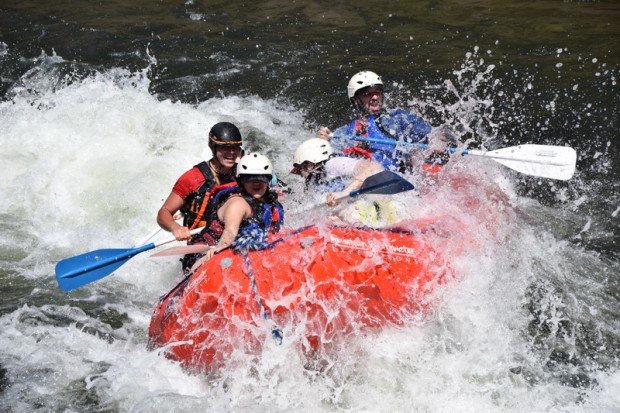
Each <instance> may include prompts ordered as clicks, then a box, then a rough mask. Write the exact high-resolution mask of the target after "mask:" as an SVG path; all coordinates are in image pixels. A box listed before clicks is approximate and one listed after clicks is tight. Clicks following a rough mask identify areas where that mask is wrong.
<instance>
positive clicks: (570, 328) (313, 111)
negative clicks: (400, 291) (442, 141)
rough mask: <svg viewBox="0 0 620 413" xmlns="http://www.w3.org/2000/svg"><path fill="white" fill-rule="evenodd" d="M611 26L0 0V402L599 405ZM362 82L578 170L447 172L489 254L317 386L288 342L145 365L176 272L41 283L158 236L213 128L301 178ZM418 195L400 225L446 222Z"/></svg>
mask: <svg viewBox="0 0 620 413" xmlns="http://www.w3.org/2000/svg"><path fill="white" fill-rule="evenodd" d="M619 22H620V6H618V5H617V3H616V2H613V1H609V2H605V1H603V2H569V1H564V2H560V1H548V0H544V1H537V2H517V1H495V0H488V1H478V2H466V1H458V2H441V1H425V2H414V1H411V2H406V1H400V2H399V1H384V2H369V1H358V2H355V4H352V3H351V4H347V3H345V2H336V3H335V4H334V2H322V1H312V2H310V1H308V2H295V1H280V0H273V1H268V2H262V3H261V2H258V3H251V2H248V3H244V2H239V1H227V2H220V1H212V2H201V1H193V0H188V1H158V2H153V1H143V0H138V1H133V2H124V1H108V2H101V3H93V2H86V1H82V2H80V1H56V2H45V1H24V0H21V1H11V0H2V1H0V96H1V100H0V125H2V126H1V129H0V142H1V144H0V159H1V161H2V168H0V182H1V183H0V194H1V195H2V199H3V202H2V204H1V206H0V223H1V225H2V228H3V230H2V233H1V235H0V262H1V263H2V265H1V267H0V297H1V304H0V349H1V350H0V409H1V410H2V411H11V412H13V411H14V412H22V411H23V412H25V411H28V412H31V411H98V412H116V411H133V412H147V411H148V412H151V411H162V412H163V411H166V412H167V411H188V410H190V409H201V410H207V409H209V410H215V411H284V410H289V409H292V410H294V411H326V412H332V411H385V412H387V411H420V412H435V411H510V412H522V411H561V412H581V411H587V412H616V411H619V410H620V397H619V396H618V388H620V371H619V367H620V366H619V357H620V351H619V348H620V325H619V324H618V323H619V321H618V320H619V319H620V318H619V315H620V314H619V312H620V311H619V308H620V307H619V292H620V288H619V287H620V285H619V277H618V274H619V269H620V249H619V247H618V241H619V240H620V238H619V237H620V231H619V229H618V228H619V225H618V223H619V219H620V218H619V217H618V216H619V214H620V196H619V194H620V185H619V184H618V181H619V178H620V168H619V166H618V155H619V151H618V146H619V144H620V139H619V136H618V130H619V126H620V125H619V113H620V99H619V96H620V95H619V93H618V84H617V78H618V75H619V73H618V69H619V65H620V41H619V40H620V39H619V37H620V23H619ZM362 69H370V70H374V71H376V72H378V73H380V74H381V75H382V76H383V78H384V80H385V81H386V90H387V97H388V103H389V106H392V107H406V108H408V109H410V110H412V111H415V112H417V113H419V114H421V115H422V116H424V117H425V118H427V119H429V120H430V121H431V122H432V123H433V125H435V126H439V125H450V126H452V127H453V128H454V129H455V130H457V131H459V135H460V142H461V143H462V144H467V145H469V146H482V147H484V148H486V149H495V148H501V147H506V146H511V145H516V144H520V143H539V144H550V145H566V146H572V147H573V148H575V149H576V150H577V152H578V163H577V173H576V175H575V177H574V178H573V179H572V180H570V181H567V182H560V181H553V180H546V179H541V178H534V177H528V176H523V175H520V174H518V173H516V172H513V171H510V170H508V169H507V168H504V167H501V166H499V165H498V164H495V163H494V162H482V161H480V160H472V159H466V158H465V157H463V158H460V159H453V160H452V161H451V162H452V164H453V165H450V166H449V167H448V169H447V170H448V172H447V176H450V174H452V176H456V175H458V174H459V173H461V172H462V171H468V172H467V173H469V174H474V175H477V176H478V178H479V179H481V180H483V181H485V182H486V183H489V184H492V185H493V186H494V187H498V188H501V190H502V192H503V193H504V196H505V197H507V199H508V203H509V204H510V210H509V211H508V212H506V211H503V213H504V214H505V215H502V217H505V218H501V217H500V219H499V224H498V225H496V227H498V228H499V229H497V228H496V230H497V231H491V230H490V228H489V225H485V221H486V220H487V219H486V218H485V216H488V220H489V222H491V217H490V215H493V213H494V212H493V211H489V210H485V214H487V215H485V216H480V215H478V216H477V217H476V218H475V219H474V220H473V221H472V219H473V218H472V219H469V218H466V215H467V213H468V212H467V210H466V209H463V210H462V211H461V213H462V214H463V217H464V218H463V219H464V220H468V222H469V229H470V230H471V228H472V226H473V227H474V231H475V232H476V234H475V235H474V238H476V239H477V240H478V241H479V244H480V245H481V246H482V247H483V248H481V249H478V250H477V251H475V252H472V253H471V254H465V255H461V256H459V257H455V258H454V263H452V266H453V268H456V269H458V270H459V273H460V275H461V276H460V278H459V281H458V282H454V283H451V284H449V285H447V286H445V288H443V289H442V290H441V291H440V292H439V293H438V294H437V297H435V298H436V299H435V302H434V305H433V310H432V311H430V312H429V314H425V315H424V316H422V317H420V318H416V319H415V320H411V323H410V325H407V326H405V327H402V328H398V329H395V328H389V329H386V331H382V332H377V333H376V334H369V335H368V336H361V335H360V336H359V337H357V338H356V339H355V340H353V342H352V343H350V347H349V348H348V349H347V351H341V352H340V353H339V354H336V355H334V356H333V357H334V358H333V359H330V360H332V363H331V365H330V367H329V368H327V369H320V368H316V369H315V368H312V367H311V366H308V365H307V363H306V361H304V360H303V357H301V356H300V354H299V352H298V351H297V350H296V347H295V346H294V345H292V344H288V345H287V344H285V345H283V346H282V347H273V346H266V349H265V350H264V354H262V357H260V358H258V359H256V358H251V357H249V356H248V358H247V360H245V363H237V364H234V365H232V366H230V367H228V368H226V369H224V370H223V371H221V372H218V373H217V374H214V375H210V376H204V375H197V374H192V373H189V372H187V371H184V370H183V369H182V368H180V367H179V366H178V365H176V364H175V363H173V362H171V361H169V360H167V359H165V358H164V357H163V356H162V355H161V354H159V352H157V351H149V350H147V336H146V329H147V327H148V322H149V319H150V316H151V313H152V308H153V305H154V303H155V302H156V301H157V299H158V297H159V296H160V295H161V294H163V293H165V292H166V291H168V290H169V289H170V288H171V287H172V286H173V285H174V284H175V283H176V282H177V281H178V279H179V275H178V263H177V262H176V261H175V260H173V259H170V260H166V259H159V260H155V259H148V257H146V256H139V257H136V258H133V259H132V260H131V261H130V262H129V263H127V264H126V265H124V266H123V267H122V268H121V269H119V270H118V271H117V272H116V273H115V274H114V275H112V276H109V277H107V278H105V279H103V280H101V281H99V282H97V283H93V284H90V285H88V286H86V287H83V288H81V289H78V290H76V291H74V292H72V293H69V294H67V293H62V292H61V291H59V290H58V288H57V285H56V281H55V278H54V265H55V263H56V262H57V261H58V260H60V259H62V258H66V257H69V256H72V255H76V254H79V253H82V252H85V251H89V250H94V249H98V248H110V247H126V246H130V245H132V244H133V243H134V242H136V241H137V240H139V239H141V238H142V237H143V236H144V235H145V234H147V233H149V232H150V231H151V230H152V229H153V228H154V227H155V222H154V220H155V215H156V212H157V209H158V208H159V206H160V205H161V202H162V200H163V199H164V198H165V197H166V196H167V194H168V193H169V191H170V188H171V186H172V184H173V183H174V180H175V179H176V178H177V177H178V176H179V175H180V174H181V173H182V172H183V171H185V170H186V169H188V168H189V167H190V166H191V165H193V164H195V163H197V162H199V161H200V160H201V159H203V158H204V156H206V155H205V153H206V152H205V149H206V148H205V146H206V145H205V135H206V132H207V131H208V129H209V128H210V126H211V125H212V124H213V123H215V122H218V121H223V120H226V121H232V122H234V123H236V124H238V125H239V126H240V128H241V130H242V132H243V133H244V135H245V136H246V137H247V139H248V141H249V144H248V147H249V149H256V150H261V151H263V152H265V153H267V154H268V155H269V156H270V157H271V158H272V160H273V161H274V164H275V168H276V171H277V172H278V175H279V176H280V177H281V178H282V179H284V180H285V181H287V182H289V184H291V185H292V186H293V187H294V188H295V187H296V185H297V186H299V182H298V181H297V180H296V178H295V177H291V176H290V175H288V174H287V170H288V169H289V168H290V163H291V156H292V155H291V154H292V152H293V150H294V148H295V147H296V145H297V144H299V143H300V142H301V141H303V140H304V139H307V138H310V137H312V136H313V135H314V133H315V131H316V129H317V127H318V126H319V125H327V126H330V127H332V128H333V127H336V126H339V125H341V124H343V123H344V122H346V121H347V119H349V117H350V116H351V112H350V108H349V106H348V102H347V98H346V92H345V90H346V89H345V88H346V83H347V80H348V78H349V77H350V76H351V75H352V74H353V73H355V72H356V71H358V70H362ZM411 179H416V178H415V177H412V178H411ZM437 185H438V187H437V189H436V192H435V194H434V195H435V196H428V195H426V198H421V199H425V200H426V201H427V202H426V201H425V202H426V203H425V204H422V203H421V202H419V201H418V200H415V199H411V198H410V199H409V202H411V209H412V214H414V215H415V213H417V211H418V209H419V210H420V211H424V212H428V211H429V210H434V211H440V212H442V211H444V210H445V209H446V208H451V207H452V208H457V207H458V204H459V199H460V198H459V196H460V194H459V193H458V192H456V191H454V190H449V189H448V188H447V187H442V186H441V183H437ZM482 188H483V187H482V186H481V187H480V188H479V190H476V189H475V188H474V189H472V188H469V191H470V192H469V193H468V195H469V196H475V197H477V198H478V200H479V201H480V203H481V204H484V202H485V201H488V200H489V199H488V194H486V193H485V191H483V190H482ZM292 218H293V219H291V220H290V224H289V225H291V226H294V225H297V224H301V223H303V222H302V221H303V218H299V217H297V218H295V217H292ZM494 219H496V220H497V217H495V218H494ZM476 228H479V229H478V230H476ZM491 232H501V234H502V236H501V237H499V238H498V237H497V234H495V236H491V235H489V234H490V233H491ZM499 239H501V240H502V242H498V240H499ZM143 255H146V254H143ZM289 342H290V340H289ZM238 357H241V360H242V361H243V360H244V359H243V356H238ZM334 360H335V361H334Z"/></svg>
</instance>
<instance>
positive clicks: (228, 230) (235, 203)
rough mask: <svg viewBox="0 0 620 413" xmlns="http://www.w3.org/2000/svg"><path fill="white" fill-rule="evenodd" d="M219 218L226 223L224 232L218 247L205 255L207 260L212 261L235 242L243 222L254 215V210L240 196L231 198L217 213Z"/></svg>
mask: <svg viewBox="0 0 620 413" xmlns="http://www.w3.org/2000/svg"><path fill="white" fill-rule="evenodd" d="M217 214H218V216H219V217H220V219H221V220H222V221H224V231H223V232H222V236H221V237H220V239H219V241H218V243H217V245H214V246H213V247H211V248H209V249H208V250H207V252H206V253H205V260H209V259H211V257H213V255H215V253H217V252H220V251H221V250H223V249H224V248H226V247H228V246H229V245H230V244H232V243H233V242H234V241H235V238H237V234H238V233H239V226H240V225H241V221H243V220H244V219H245V218H249V217H250V216H251V215H252V208H250V205H249V204H248V203H247V201H246V200H245V199H243V198H241V197H239V196H234V197H231V198H229V199H228V200H227V201H226V202H225V203H224V205H222V206H221V207H220V209H219V210H218V211H217Z"/></svg>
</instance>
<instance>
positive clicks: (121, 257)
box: [56, 228, 202, 291]
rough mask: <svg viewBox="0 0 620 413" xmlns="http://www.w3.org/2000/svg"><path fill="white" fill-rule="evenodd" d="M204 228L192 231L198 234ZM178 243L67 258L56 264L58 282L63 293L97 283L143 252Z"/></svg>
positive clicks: (161, 243) (168, 241) (90, 253)
mask: <svg viewBox="0 0 620 413" xmlns="http://www.w3.org/2000/svg"><path fill="white" fill-rule="evenodd" d="M201 230H202V228H196V229H194V230H192V231H190V233H191V234H197V233H199V232H200V231H201ZM174 241H176V239H175V238H170V239H166V240H163V241H160V242H157V243H150V244H145V245H141V246H139V247H133V248H117V249H101V250H95V251H90V252H87V253H84V254H80V255H76V256H75V257H70V258H65V259H64V260H61V261H59V262H58V264H56V280H57V281H58V287H60V289H61V290H63V291H71V290H75V289H76V288H79V287H81V286H83V285H86V284H89V283H91V282H94V281H97V280H99V279H101V278H103V277H106V276H108V275H110V274H111V273H113V272H114V271H115V270H116V269H117V268H119V267H120V266H121V265H123V264H125V263H126V262H127V261H129V259H130V258H132V257H134V256H136V255H138V254H140V253H141V252H144V251H148V250H151V249H153V248H156V247H159V246H160V245H164V244H168V243H170V242H174Z"/></svg>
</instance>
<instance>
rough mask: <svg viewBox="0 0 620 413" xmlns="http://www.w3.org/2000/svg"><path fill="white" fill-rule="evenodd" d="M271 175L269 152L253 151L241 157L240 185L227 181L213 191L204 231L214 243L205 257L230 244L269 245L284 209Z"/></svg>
mask: <svg viewBox="0 0 620 413" xmlns="http://www.w3.org/2000/svg"><path fill="white" fill-rule="evenodd" d="M272 178H273V166H272V165H271V162H270V161H269V159H268V158H267V157H266V156H264V155H262V154H260V153H258V152H253V153H250V154H247V155H245V156H244V157H243V158H241V160H240V161H239V163H238V164H237V176H236V183H237V185H227V186H225V187H223V188H221V189H220V190H219V191H217V192H216V193H214V194H212V195H211V201H210V203H209V206H208V207H207V208H208V211H207V217H208V218H207V226H206V227H205V229H204V230H203V231H202V233H201V235H202V238H203V242H205V243H206V244H209V245H212V247H211V248H210V249H209V250H208V251H207V252H206V253H205V258H204V259H203V260H208V259H209V258H211V257H212V256H213V255H214V254H215V253H216V252H219V251H221V250H223V249H224V248H227V247H228V246H230V245H232V247H233V248H235V249H261V248H263V247H264V246H266V245H267V233H268V232H271V233H274V232H277V231H279V230H280V227H281V225H282V223H283V219H284V211H283V209H282V205H281V204H280V202H278V195H277V194H276V193H275V192H274V191H271V190H270V189H269V183H270V182H271V180H272ZM203 260H201V262H202V261H203ZM194 267H195V265H194Z"/></svg>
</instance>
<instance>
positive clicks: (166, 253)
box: [151, 244, 211, 258]
mask: <svg viewBox="0 0 620 413" xmlns="http://www.w3.org/2000/svg"><path fill="white" fill-rule="evenodd" d="M210 247H211V246H210V245H205V244H196V245H181V246H179V247H172V248H167V249H165V250H161V251H159V252H156V253H155V254H151V258H152V257H170V256H173V255H187V254H201V253H203V252H206V251H207V250H208V249H209V248H210Z"/></svg>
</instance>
